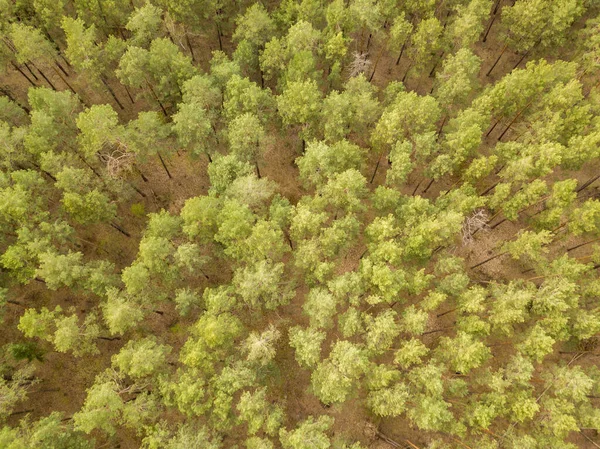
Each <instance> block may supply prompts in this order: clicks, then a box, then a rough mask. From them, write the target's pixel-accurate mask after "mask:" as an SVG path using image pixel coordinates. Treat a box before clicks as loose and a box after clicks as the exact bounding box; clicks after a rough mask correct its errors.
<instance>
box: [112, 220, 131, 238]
mask: <svg viewBox="0 0 600 449" xmlns="http://www.w3.org/2000/svg"><path fill="white" fill-rule="evenodd" d="M109 225H111V226H112V227H113V228H115V229H116V230H117V231H119V232H120V233H121V234H123V235H124V236H125V237H131V234H130V233H129V232H127V231H126V230H125V229H123V228H122V227H121V226H119V225H118V224H116V223H114V222H112V221H111V222H110V223H109Z"/></svg>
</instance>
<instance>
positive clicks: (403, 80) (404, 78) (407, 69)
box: [402, 62, 412, 83]
mask: <svg viewBox="0 0 600 449" xmlns="http://www.w3.org/2000/svg"><path fill="white" fill-rule="evenodd" d="M411 67H412V62H411V63H410V64H408V67H407V68H406V73H405V74H404V76H403V77H402V82H403V83H404V82H405V81H406V77H407V76H408V72H410V69H411Z"/></svg>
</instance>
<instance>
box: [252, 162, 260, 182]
mask: <svg viewBox="0 0 600 449" xmlns="http://www.w3.org/2000/svg"><path fill="white" fill-rule="evenodd" d="M254 166H255V167H256V175H257V176H258V179H260V178H261V176H260V168H258V162H254Z"/></svg>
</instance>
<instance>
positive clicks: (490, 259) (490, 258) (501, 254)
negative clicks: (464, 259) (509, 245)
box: [469, 251, 508, 270]
mask: <svg viewBox="0 0 600 449" xmlns="http://www.w3.org/2000/svg"><path fill="white" fill-rule="evenodd" d="M505 254H508V252H507V251H504V252H502V253H500V254H496V255H495V256H492V257H488V258H487V259H485V260H484V261H482V262H479V263H476V264H475V265H473V266H471V267H469V268H470V269H471V270H472V269H473V268H477V267H480V266H482V265H484V264H486V263H488V262H491V261H492V260H494V259H497V258H498V257H502V256H504V255H505Z"/></svg>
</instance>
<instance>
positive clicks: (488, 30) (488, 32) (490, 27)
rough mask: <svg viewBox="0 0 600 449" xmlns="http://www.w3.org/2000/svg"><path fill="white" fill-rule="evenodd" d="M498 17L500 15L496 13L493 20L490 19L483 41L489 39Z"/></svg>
mask: <svg viewBox="0 0 600 449" xmlns="http://www.w3.org/2000/svg"><path fill="white" fill-rule="evenodd" d="M496 17H498V16H497V15H496V14H494V15H493V17H492V20H490V24H489V25H488V27H487V29H486V30H485V34H484V35H483V42H485V41H487V38H488V34H490V30H491V29H492V25H493V24H494V22H495V21H496Z"/></svg>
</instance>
